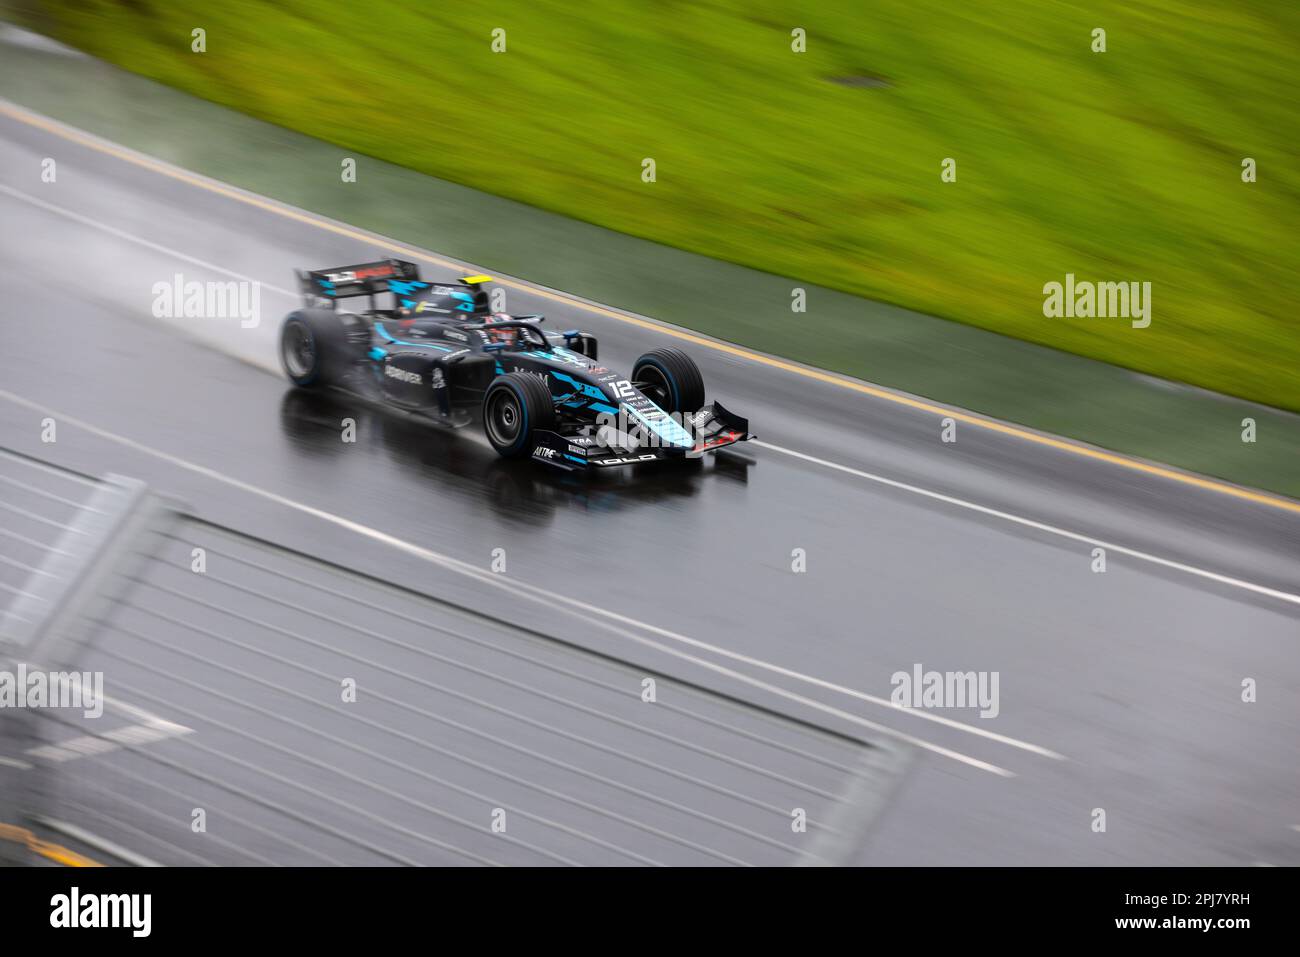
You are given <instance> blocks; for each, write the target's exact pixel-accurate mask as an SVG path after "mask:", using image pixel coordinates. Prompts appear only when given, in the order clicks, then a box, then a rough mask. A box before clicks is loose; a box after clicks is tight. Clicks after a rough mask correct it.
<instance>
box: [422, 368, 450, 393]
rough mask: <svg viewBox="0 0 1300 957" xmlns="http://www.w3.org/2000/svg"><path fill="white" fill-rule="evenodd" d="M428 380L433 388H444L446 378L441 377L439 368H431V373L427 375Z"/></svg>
mask: <svg viewBox="0 0 1300 957" xmlns="http://www.w3.org/2000/svg"><path fill="white" fill-rule="evenodd" d="M417 378H418V376H417ZM429 382H430V383H431V384H432V385H433V387H434V388H435V389H442V388H446V385H447V380H446V379H444V378H443V376H442V370H441V369H434V370H433V374H432V375H430V376H429Z"/></svg>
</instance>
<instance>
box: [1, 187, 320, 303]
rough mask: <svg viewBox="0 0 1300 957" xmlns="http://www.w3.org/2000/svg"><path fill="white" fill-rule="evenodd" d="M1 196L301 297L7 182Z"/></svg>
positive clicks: (165, 253)
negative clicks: (57, 203) (55, 202)
mask: <svg viewBox="0 0 1300 957" xmlns="http://www.w3.org/2000/svg"><path fill="white" fill-rule="evenodd" d="M0 193H4V194H5V195H6V196H10V197H12V198H14V199H17V200H21V201H22V202H24V203H29V204H31V205H32V206H37V207H39V208H41V209H44V210H47V211H48V212H51V213H55V214H57V215H59V216H63V217H66V218H67V219H71V220H73V221H74V222H78V223H81V224H82V225H83V226H89V227H90V228H91V229H98V230H100V231H101V232H105V233H108V234H109V235H110V236H115V237H117V238H118V239H125V240H126V241H127V242H131V243H135V244H137V245H139V246H143V247H145V248H146V249H152V250H153V251H154V252H156V253H162V254H163V255H164V256H173V257H175V258H176V259H179V260H181V261H182V262H187V263H189V264H190V265H192V266H198V267H199V268H200V269H206V270H208V271H209V272H215V273H220V274H221V275H223V276H229V277H230V278H231V279H237V280H239V281H240V282H254V283H257V284H258V285H259V286H261V287H262V288H263V289H269V290H270V291H271V292H276V293H280V294H281V295H284V296H288V297H289V298H291V299H297V298H298V294H297V293H295V292H290V291H289V290H288V289H281V288H280V287H279V286H273V285H271V284H270V283H266V282H262V281H261V280H260V279H254V278H253V277H252V276H245V275H244V274H243V273H237V272H232V271H231V270H229V269H226V268H225V267H223V266H218V265H216V264H215V263H210V262H207V261H206V260H203V259H198V258H196V257H194V256H191V255H189V254H187V253H183V252H181V251H180V250H178V249H172V248H171V247H170V246H164V245H162V244H161V243H155V242H153V241H152V240H148V239H145V238H143V237H142V236H136V235H135V234H134V233H128V232H127V231H126V230H124V229H118V228H117V227H116V226H110V225H109V224H108V223H103V222H100V221H99V220H97V219H92V218H91V217H90V216H83V215H82V214H81V213H76V212H73V211H72V210H70V209H64V208H63V207H62V206H56V205H54V203H49V202H46V201H45V200H43V199H37V198H36V197H35V196H29V195H28V194H27V193H24V192H21V191H19V190H16V189H14V188H13V187H12V186H6V185H4V184H3V183H0Z"/></svg>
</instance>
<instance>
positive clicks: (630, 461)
mask: <svg viewBox="0 0 1300 957" xmlns="http://www.w3.org/2000/svg"><path fill="white" fill-rule="evenodd" d="M658 457H659V456H657V455H650V454H648V453H647V454H646V455H633V456H625V457H623V458H617V459H592V464H593V465H635V464H636V463H637V462H653V461H654V460H655V459H657V458H658Z"/></svg>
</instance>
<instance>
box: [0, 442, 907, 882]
mask: <svg viewBox="0 0 1300 957" xmlns="http://www.w3.org/2000/svg"><path fill="white" fill-rule="evenodd" d="M0 466H3V468H0V487H3V488H5V489H6V498H5V500H4V503H3V504H4V507H3V508H0V519H3V520H0V542H9V541H12V542H18V543H19V544H21V545H22V546H23V548H25V549H26V551H21V550H15V551H14V553H13V555H14V557H12V558H10V556H9V554H8V553H7V552H6V554H5V556H4V557H5V558H6V561H5V562H3V563H0V564H5V565H6V566H7V567H9V568H10V569H14V570H17V571H19V572H22V573H24V574H23V575H21V576H14V575H10V576H9V578H8V579H7V580H6V579H0V581H3V582H4V585H5V586H6V587H5V591H6V592H7V593H8V594H9V595H10V596H11V597H12V601H11V603H10V606H9V609H8V612H7V615H6V617H5V618H4V619H3V620H4V622H5V625H4V629H3V630H0V635H4V636H6V637H7V640H8V644H7V647H8V649H9V654H10V657H11V658H13V659H15V660H17V659H22V660H41V661H45V662H56V663H62V664H63V665H64V666H72V665H73V663H75V667H76V669H77V670H80V671H95V672H102V673H103V675H104V680H105V689H106V692H107V696H108V700H109V706H108V707H107V708H106V710H105V713H104V716H103V717H102V718H99V719H96V720H89V719H84V718H82V717H81V716H79V715H72V716H69V715H68V714H66V713H64V712H53V711H51V712H42V713H41V714H40V715H39V717H34V716H32V715H25V716H24V717H25V718H27V719H29V720H34V721H36V722H37V726H36V728H35V730H33V728H32V727H31V726H28V727H27V728H25V729H24V730H23V731H22V732H21V734H20V737H22V738H23V739H24V740H23V741H22V742H21V743H22V744H24V745H25V747H23V748H22V749H21V750H20V751H17V752H15V751H14V749H13V748H12V747H10V749H9V751H8V752H7V753H8V754H9V755H10V759H11V761H17V762H20V763H22V764H24V765H26V766H27V767H25V768H20V767H17V766H11V767H9V768H8V769H7V772H6V768H5V767H3V766H2V765H0V773H8V774H9V775H10V776H11V777H24V776H27V777H26V780H27V781H28V782H31V783H32V784H34V785H35V786H34V787H27V788H25V789H19V790H18V791H16V792H14V793H21V794H23V795H24V797H23V798H22V803H24V806H23V807H22V808H18V809H15V808H12V807H11V808H7V809H5V808H2V807H0V810H3V811H6V812H7V813H10V814H12V813H15V810H17V812H19V813H21V814H23V815H25V817H26V819H27V820H28V821H36V822H38V823H41V824H43V825H44V826H46V828H47V830H48V829H49V827H51V826H52V827H54V829H55V830H57V831H58V832H59V833H61V834H65V835H66V834H74V835H76V836H78V838H79V843H78V846H80V847H83V848H84V847H86V846H87V843H86V841H87V840H88V838H87V835H92V836H93V837H94V839H95V840H97V841H98V846H100V847H106V848H122V849H130V850H129V852H127V851H123V852H122V853H118V854H115V855H114V857H115V858H116V859H118V860H126V859H131V860H133V861H134V862H136V863H140V862H157V863H164V864H397V863H400V864H467V863H469V864H505V865H533V864H615V865H622V864H641V865H655V864H687V865H716V864H735V865H750V864H755V865H764V864H786V863H822V864H835V863H844V862H847V861H849V860H851V859H852V857H853V855H854V854H856V852H857V851H858V849H859V848H860V846H861V843H862V839H863V833H864V830H865V828H866V826H867V825H869V823H870V821H871V820H872V819H873V818H874V816H875V814H876V813H877V812H878V810H879V808H880V806H881V805H882V803H883V801H884V800H886V798H887V796H888V794H889V793H890V791H891V790H892V788H893V786H894V784H895V783H896V782H897V780H898V778H899V776H900V774H901V771H902V768H903V766H904V764H905V763H906V758H907V753H906V752H905V751H904V750H903V749H901V748H900V747H899V746H898V745H896V744H894V743H892V742H888V741H881V742H873V743H867V742H863V741H859V740H857V739H854V738H850V737H845V736H842V735H839V734H836V733H832V732H829V731H827V730H824V729H821V728H818V727H816V726H814V725H811V724H807V723H804V722H801V721H797V720H794V719H792V718H790V717H787V716H784V715H780V714H777V713H775V712H771V711H767V710H765V709H762V708H759V707H756V706H754V705H753V704H749V703H746V702H743V701H740V700H738V699H734V698H731V697H728V696H726V695H723V694H719V693H717V692H716V691H712V690H709V689H707V688H703V687H700V686H698V685H695V684H693V683H691V682H689V681H683V680H681V679H678V678H674V677H671V676H665V675H652V674H649V673H647V672H645V671H643V670H641V669H638V668H637V667H636V666H635V665H634V664H632V663H630V662H627V661H623V660H619V659H616V658H613V657H610V656H607V655H602V654H597V653H595V652H592V651H589V650H586V649H584V648H582V647H580V646H579V645H578V644H577V643H574V642H569V641H564V640H558V639H556V638H554V637H551V636H548V635H544V634H541V633H539V632H537V631H535V630H532V629H529V628H527V627H524V626H521V625H519V624H517V623H514V622H511V621H507V620H505V619H504V618H501V617H498V616H496V615H494V614H488V613H485V612H482V611H479V610H476V609H472V608H467V607H464V606H461V605H458V604H456V603H453V602H450V601H446V600H443V599H440V598H438V597H436V596H434V595H431V594H428V593H426V592H425V591H423V590H415V589H412V588H409V587H405V586H404V585H402V584H399V583H395V582H387V581H383V580H381V579H378V578H375V577H373V576H370V575H365V574H361V573H359V572H356V571H354V570H352V569H349V568H346V567H343V566H341V565H337V564H333V563H330V562H327V561H324V560H322V559H320V558H317V557H314V556H311V555H308V554H305V553H302V552H299V551H295V550H293V549H290V548H287V547H285V546H283V545H279V544H276V543H272V542H270V541H267V540H265V539H262V538H259V537H256V536H253V535H249V534H245V533H242V532H239V531H235V530H233V529H230V528H226V527H222V526H219V525H216V524H213V523H211V522H208V521H204V520H202V519H200V518H197V517H195V516H192V515H187V514H185V513H184V512H182V511H180V510H179V509H178V508H177V507H175V506H174V505H169V504H168V503H165V502H161V501H159V500H158V499H156V498H155V497H154V496H152V495H151V494H150V493H149V492H148V491H147V490H146V489H144V487H143V486H141V485H140V484H139V483H132V482H130V481H128V480H121V479H110V480H106V481H104V482H95V481H94V480H89V479H87V478H85V477H82V476H75V475H71V474H69V473H63V472H62V470H58V469H54V468H53V467H51V466H47V465H44V464H43V463H38V462H35V461H33V460H30V459H23V458H20V457H16V456H12V455H7V454H0ZM36 475H40V476H41V477H42V481H39V482H38V481H36V480H35V476H36ZM10 489H12V490H14V491H15V492H16V493H19V494H18V495H15V496H13V497H10V496H9V494H8V490H10ZM74 490H75V491H74ZM5 516H7V518H5ZM18 536H21V538H20V537H18ZM196 550H197V551H196ZM0 647H4V646H3V645H0ZM647 679H651V680H653V682H654V700H653V701H647V700H644V699H643V695H645V689H646V687H647V685H646V684H645V682H646V681H647ZM10 726H12V725H10ZM0 727H4V726H3V725H0ZM10 743H11V744H12V742H10ZM4 745H5V742H3V741H0V747H3V746H4ZM5 753H6V752H5V751H0V755H3V754H5ZM801 813H802V814H803V815H805V816H806V831H800V830H798V829H797V828H796V827H794V826H792V824H793V823H794V822H796V820H797V818H798V817H799V816H800V814H801ZM0 820H8V818H6V817H0ZM200 823H201V824H202V827H200V826H199V824H200ZM92 856H93V854H92Z"/></svg>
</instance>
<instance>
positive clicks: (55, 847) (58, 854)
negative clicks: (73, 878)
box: [0, 824, 104, 867]
mask: <svg viewBox="0 0 1300 957" xmlns="http://www.w3.org/2000/svg"><path fill="white" fill-rule="evenodd" d="M0 841H12V842H13V843H15V844H23V845H26V847H27V849H28V850H29V851H31V852H32V853H33V854H39V855H40V856H41V857H43V858H45V859H46V860H50V861H54V862H55V863H56V864H62V865H63V866H64V867H103V866H104V865H103V864H101V863H99V862H98V861H92V860H91V859H90V858H88V857H85V856H83V855H81V854H78V853H77V852H76V851H70V850H68V849H67V848H66V847H64V846H62V845H61V844H51V843H50V842H49V841H43V840H41V839H40V838H39V837H37V836H36V835H35V834H33V833H32V832H31V831H29V830H27V828H25V827H17V826H15V825H13V824H0Z"/></svg>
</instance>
